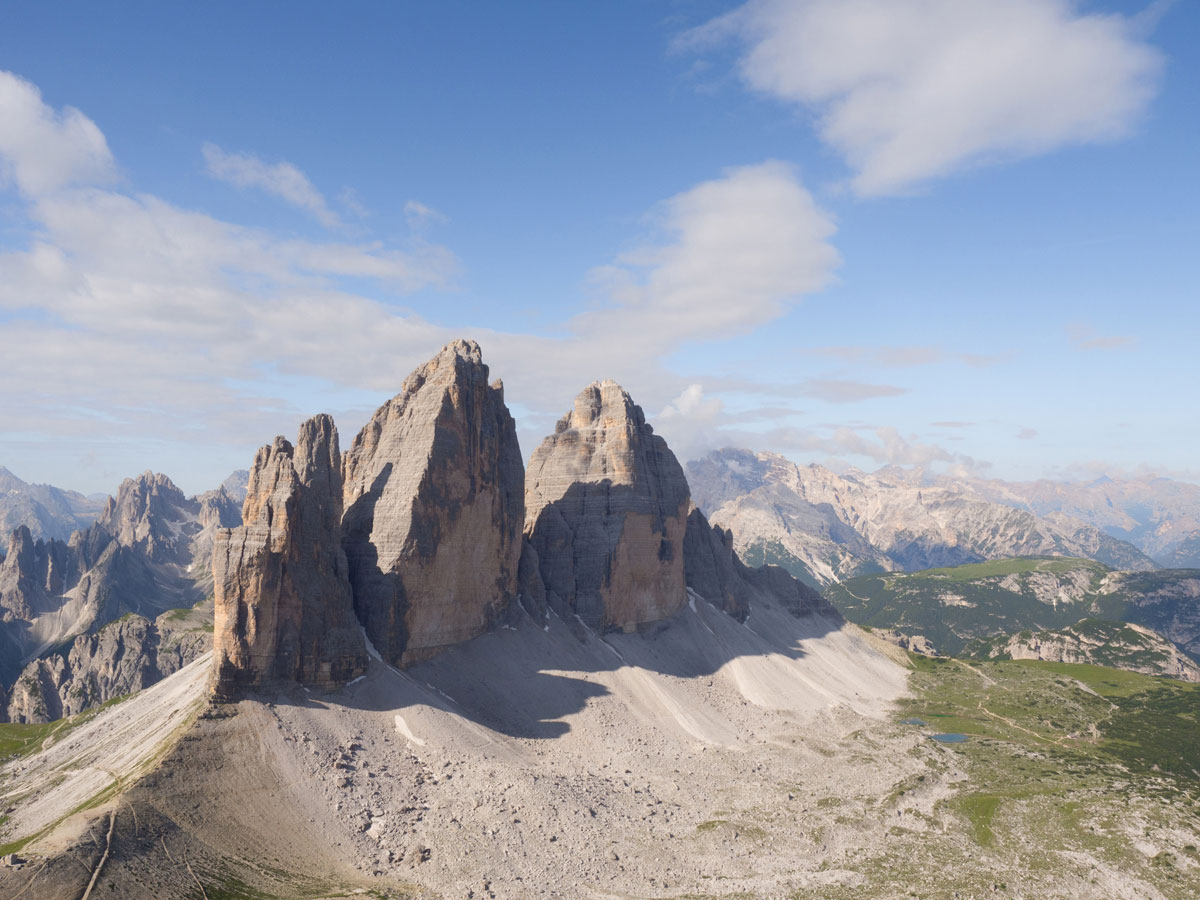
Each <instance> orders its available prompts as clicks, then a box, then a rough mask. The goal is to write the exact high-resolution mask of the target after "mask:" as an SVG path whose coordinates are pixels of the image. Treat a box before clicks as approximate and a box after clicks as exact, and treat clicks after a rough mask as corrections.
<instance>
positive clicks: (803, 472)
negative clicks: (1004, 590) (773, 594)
mask: <svg viewBox="0 0 1200 900" xmlns="http://www.w3.org/2000/svg"><path fill="white" fill-rule="evenodd" d="M687 473H688V481H689V483H690V484H691V486H692V492H693V496H694V497H695V498H696V502H697V504H698V505H699V506H700V508H701V509H703V510H704V511H705V512H706V513H707V514H708V515H709V517H710V519H711V520H712V521H713V523H714V524H718V525H721V526H722V527H725V528H728V529H730V530H731V531H732V532H733V537H734V545H735V546H736V547H737V549H738V551H739V552H740V553H742V554H743V556H744V557H745V558H746V559H747V561H749V562H761V561H770V562H774V563H778V564H779V565H782V566H783V567H785V568H787V569H788V570H789V571H791V572H793V574H796V575H798V576H799V577H804V578H807V579H809V580H810V581H811V582H812V583H814V584H818V585H827V584H831V583H833V582H836V581H839V580H841V579H843V578H847V577H852V576H854V575H858V574H867V573H870V572H891V571H917V570H920V569H928V568H934V567H938V566H954V565H961V564H963V563H969V562H980V561H983V560H988V559H1003V558H1008V557H1015V556H1071V557H1083V558H1087V559H1094V560H1096V561H1098V562H1101V563H1104V564H1105V565H1107V566H1110V567H1112V568H1114V569H1121V570H1147V569H1154V568H1157V567H1159V566H1175V567H1181V566H1186V565H1188V564H1189V560H1191V559H1192V555H1191V553H1192V550H1190V549H1189V548H1195V547H1196V546H1198V545H1200V488H1198V487H1197V486H1195V485H1191V484H1187V483H1182V482H1174V481H1169V480H1166V479H1142V480H1130V481H1123V482H1117V481H1111V480H1101V481H1097V482H1088V483H1066V482H1064V483H1058V482H1049V481H1038V482H1029V483H1020V484H1018V483H1008V482H1002V481H995V480H976V479H969V478H961V477H952V476H941V475H931V474H929V473H926V472H923V471H921V470H917V469H904V468H900V467H896V466H890V467H886V468H883V469H880V470H878V471H876V472H871V473H867V472H860V471H856V470H851V471H849V472H845V473H842V474H838V473H836V472H833V471H831V470H830V469H827V468H825V467H823V466H819V465H806V466H802V465H797V464H795V463H793V462H791V461H790V460H788V459H786V458H785V457H783V456H780V455H779V454H775V453H753V452H751V451H748V450H736V449H726V450H719V451H715V452H713V453H711V454H709V455H708V456H706V457H703V458H702V459H699V460H693V461H692V462H690V463H689V464H688V466H687Z"/></svg>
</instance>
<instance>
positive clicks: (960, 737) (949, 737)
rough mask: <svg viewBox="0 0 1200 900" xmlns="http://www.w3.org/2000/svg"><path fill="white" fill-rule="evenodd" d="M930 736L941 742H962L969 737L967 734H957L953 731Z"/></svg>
mask: <svg viewBox="0 0 1200 900" xmlns="http://www.w3.org/2000/svg"><path fill="white" fill-rule="evenodd" d="M930 737H932V738H933V739H934V740H935V741H937V742H938V743H939V744H961V743H962V742H963V741H965V740H966V739H967V736H966V735H965V734H955V733H953V732H951V733H949V734H934V735H930Z"/></svg>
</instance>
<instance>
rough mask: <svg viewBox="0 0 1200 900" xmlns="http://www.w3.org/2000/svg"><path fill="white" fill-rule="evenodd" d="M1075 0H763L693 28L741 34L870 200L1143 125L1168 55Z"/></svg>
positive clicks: (782, 96)
mask: <svg viewBox="0 0 1200 900" xmlns="http://www.w3.org/2000/svg"><path fill="white" fill-rule="evenodd" d="M1078 7H1079V4H1077V3H1073V2H1068V0H751V2H749V3H747V4H745V5H744V6H742V7H740V8H738V9H737V10H735V11H733V12H732V13H729V14H727V15H725V16H722V17H721V18H719V19H716V20H714V21H712V22H710V23H708V24H707V25H705V26H702V27H701V28H699V29H696V30H693V31H692V32H690V33H688V34H687V35H685V36H684V38H683V41H682V43H683V44H684V45H685V46H691V47H697V46H706V45H712V44H714V43H719V42H726V41H735V42H736V43H737V45H738V46H739V47H740V51H741V55H740V57H739V60H738V71H739V74H740V76H741V78H742V79H743V80H744V82H745V83H746V84H747V85H748V86H749V87H750V88H752V89H753V90H755V91H757V92H760V93H762V94H765V95H767V96H770V97H774V98H776V99H778V100H781V101H783V102H785V103H788V104H791V105H794V106H796V107H798V108H800V109H803V110H805V111H806V112H809V113H811V114H812V115H814V116H815V118H816V123H817V128H818V131H819V133H820V136H821V138H822V139H823V140H824V141H825V142H826V143H828V144H829V145H830V146H832V147H833V148H835V149H836V150H837V151H838V152H839V153H840V154H841V155H842V156H843V158H844V159H845V160H846V162H847V163H848V164H849V165H850V166H851V167H852V169H853V170H854V175H853V177H852V180H851V185H852V187H853V189H854V191H855V192H856V193H857V194H859V195H861V196H876V195H883V194H895V193H899V192H903V191H906V190H909V189H911V188H912V187H913V186H915V185H919V184H921V183H923V182H925V181H928V180H929V179H932V178H935V177H939V176H944V175H948V174H950V173H953V172H956V171H959V170H962V169H964V168H967V167H971V166H977V165H982V164H986V163H991V162H994V161H997V160H1010V159H1021V158H1024V157H1030V156H1036V155H1039V154H1042V153H1047V152H1050V151H1053V150H1056V149H1058V148H1061V147H1065V146H1069V145H1072V144H1081V143H1090V142H1094V141H1107V140H1113V139H1115V138H1120V137H1122V136H1124V135H1126V134H1128V133H1129V132H1130V130H1131V129H1132V128H1133V127H1134V126H1135V125H1136V124H1137V122H1138V120H1139V118H1140V117H1141V115H1142V114H1143V113H1144V111H1145V109H1146V106H1147V104H1148V103H1149V102H1150V100H1151V99H1152V97H1153V96H1154V94H1155V91H1156V88H1157V83H1158V76H1159V73H1160V71H1161V69H1162V66H1163V59H1162V55H1161V54H1160V53H1159V52H1158V51H1157V50H1156V49H1155V48H1153V47H1152V46H1150V45H1149V44H1148V43H1146V42H1145V40H1144V39H1143V36H1142V35H1141V33H1140V29H1141V28H1142V27H1143V23H1142V22H1140V21H1139V20H1137V19H1132V18H1127V17H1124V16H1120V15H1107V14H1100V13H1093V14H1086V13H1083V12H1081V11H1080V10H1079V8H1078Z"/></svg>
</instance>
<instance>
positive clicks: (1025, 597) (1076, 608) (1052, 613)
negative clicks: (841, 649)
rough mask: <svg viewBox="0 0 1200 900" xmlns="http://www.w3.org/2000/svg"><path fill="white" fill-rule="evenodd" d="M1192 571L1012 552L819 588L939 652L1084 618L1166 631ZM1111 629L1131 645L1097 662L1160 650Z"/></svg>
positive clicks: (857, 614)
mask: <svg viewBox="0 0 1200 900" xmlns="http://www.w3.org/2000/svg"><path fill="white" fill-rule="evenodd" d="M1193 578H1200V572H1197V571H1195V570H1190V569H1179V570H1159V571H1156V572H1123V573H1114V572H1113V570H1111V569H1109V568H1108V567H1107V566H1105V565H1103V564H1101V563H1098V562H1095V561H1093V560H1088V559H1071V558H1067V557H1047V556H1039V557H1019V558H1015V559H998V560H992V561H989V562H981V563H970V564H967V565H963V566H955V567H953V568H944V569H927V570H925V571H923V572H911V573H886V574H881V575H864V576H858V577H855V578H850V579H847V580H846V581H843V582H841V583H839V584H835V585H831V586H830V587H828V588H826V590H825V597H826V599H827V600H829V602H830V603H832V604H833V605H834V606H835V607H837V609H839V610H840V611H841V612H842V614H843V615H845V616H846V618H847V619H849V620H850V621H851V622H854V623H855V624H857V625H866V626H871V627H873V628H895V629H897V630H899V631H901V632H904V633H906V634H914V635H923V636H924V637H926V638H927V639H928V640H929V641H931V642H932V643H933V645H934V647H935V648H936V649H937V652H939V653H945V654H948V655H952V656H960V655H964V654H970V655H975V656H980V655H986V653H987V650H988V649H989V648H988V647H984V646H981V644H982V643H983V642H988V641H991V640H992V639H994V638H999V637H1002V636H1004V637H1007V636H1008V635H1012V634H1016V633H1018V632H1021V631H1029V632H1030V633H1031V634H1032V632H1034V631H1057V630H1060V629H1063V628H1066V627H1067V626H1071V625H1075V624H1076V623H1078V622H1079V621H1080V620H1082V619H1091V620H1095V621H1094V622H1093V623H1092V624H1090V625H1087V626H1084V627H1085V628H1091V629H1093V630H1096V631H1099V630H1101V629H1104V628H1110V626H1109V625H1107V624H1101V620H1103V621H1104V622H1105V623H1112V622H1131V623H1134V624H1138V625H1143V626H1145V627H1147V628H1150V629H1153V630H1156V631H1159V632H1164V631H1170V630H1171V623H1172V622H1173V621H1174V620H1175V617H1176V615H1177V610H1178V609H1179V605H1180V604H1182V603H1189V602H1191V601H1189V600H1188V599H1187V598H1188V596H1189V592H1188V590H1185V589H1181V588H1182V587H1183V585H1182V583H1183V582H1186V581H1187V580H1189V579H1193ZM1149 598H1154V602H1148V601H1149ZM1112 638H1113V640H1118V641H1120V642H1127V643H1130V644H1133V645H1134V646H1133V647H1132V648H1131V649H1130V650H1129V652H1128V653H1127V654H1126V656H1125V658H1123V657H1122V656H1121V655H1120V654H1119V653H1114V654H1112V655H1111V656H1109V657H1107V658H1103V657H1102V658H1099V659H1098V660H1097V661H1098V662H1100V663H1102V664H1105V665H1109V664H1111V665H1146V666H1149V665H1154V664H1155V662H1162V661H1164V659H1165V657H1163V656H1162V655H1161V654H1160V653H1159V652H1158V651H1156V650H1154V649H1152V648H1151V647H1150V645H1149V643H1148V642H1147V640H1146V638H1145V637H1144V636H1142V635H1138V634H1137V633H1136V632H1133V631H1132V630H1127V633H1124V632H1122V633H1118V632H1115V631H1113V632H1112ZM1126 639H1128V640H1126ZM1192 649H1193V650H1195V648H1192ZM1186 650H1187V648H1185V651H1186ZM1197 658H1198V659H1200V657H1197Z"/></svg>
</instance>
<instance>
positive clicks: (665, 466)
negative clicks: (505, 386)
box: [525, 381, 691, 631]
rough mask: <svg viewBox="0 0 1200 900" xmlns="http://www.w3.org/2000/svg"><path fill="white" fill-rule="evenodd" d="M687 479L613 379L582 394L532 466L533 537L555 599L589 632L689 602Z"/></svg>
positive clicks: (528, 526) (528, 495) (529, 525)
mask: <svg viewBox="0 0 1200 900" xmlns="http://www.w3.org/2000/svg"><path fill="white" fill-rule="evenodd" d="M690 502H691V501H690V498H689V493H688V485H687V480H686V479H685V478H684V475H683V469H682V468H681V467H680V465H679V463H678V461H677V460H676V459H675V455H674V454H673V453H672V452H671V451H670V449H669V448H668V447H667V444H666V441H664V440H663V439H662V438H661V437H659V436H658V435H656V434H654V431H653V429H652V428H651V427H650V425H648V424H647V423H646V419H645V416H643V414H642V410H641V409H640V408H639V407H638V406H637V405H636V404H635V403H634V402H633V400H632V399H630V397H629V395H628V394H627V393H625V391H624V390H622V389H621V387H620V385H618V384H616V383H614V382H611V381H605V382H598V383H596V384H592V385H590V386H589V387H587V388H585V389H584V391H583V392H582V393H580V394H579V396H578V397H576V398H575V406H574V408H573V409H572V410H571V412H569V413H568V414H567V415H566V416H564V417H563V418H562V419H561V420H559V422H558V424H557V426H556V427H555V430H554V434H552V435H550V436H549V437H547V438H546V439H545V441H543V442H542V444H541V446H540V447H538V449H537V450H535V451H534V453H533V456H532V458H531V459H530V460H529V469H528V472H527V473H526V479H525V531H526V534H528V536H529V541H530V544H531V545H532V546H533V548H534V550H536V551H537V556H538V566H539V570H540V572H541V576H542V581H543V583H544V584H545V589H546V597H547V601H548V602H549V603H550V605H551V606H553V607H554V608H555V609H557V610H558V611H559V613H560V614H561V615H563V616H566V617H570V616H578V617H579V618H580V619H581V620H582V621H583V622H584V623H585V624H587V625H588V626H589V627H592V628H597V629H601V630H603V629H608V628H620V629H622V630H626V631H631V630H634V629H636V628H637V627H638V626H639V625H643V624H646V623H649V622H655V621H658V620H661V619H665V618H667V617H669V616H671V615H673V614H674V613H675V612H677V611H678V610H679V609H680V608H681V607H682V606H683V604H684V603H685V602H686V599H687V594H686V587H685V577H684V561H683V542H684V532H685V530H686V527H687V515H688V509H689V506H690Z"/></svg>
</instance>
